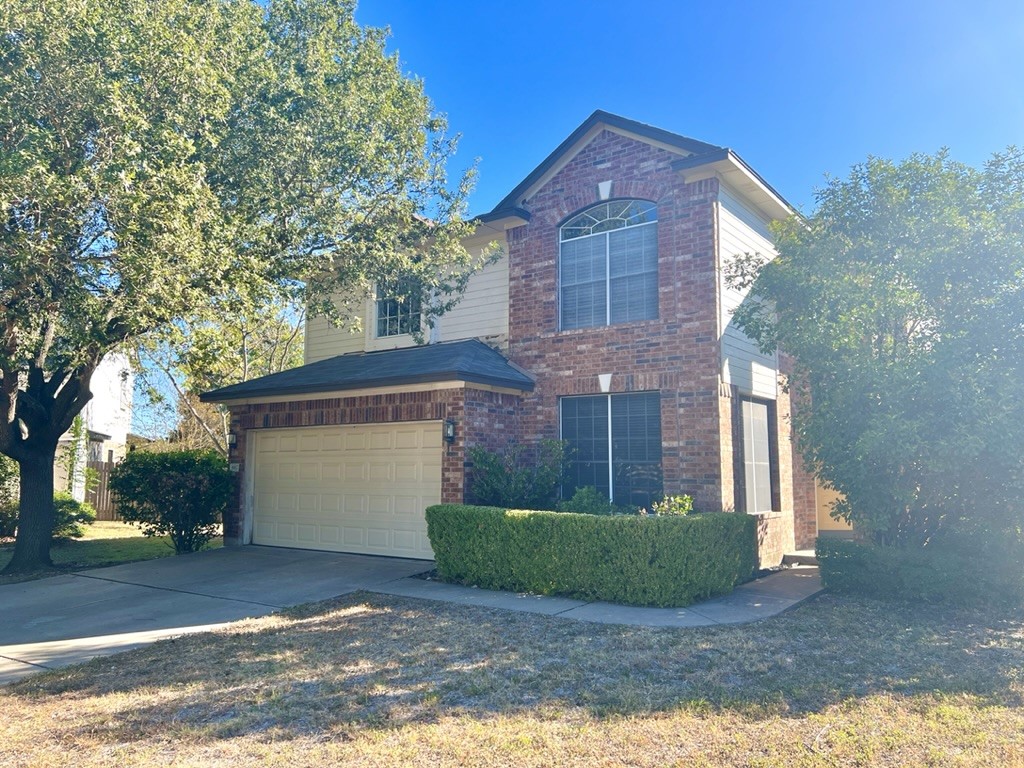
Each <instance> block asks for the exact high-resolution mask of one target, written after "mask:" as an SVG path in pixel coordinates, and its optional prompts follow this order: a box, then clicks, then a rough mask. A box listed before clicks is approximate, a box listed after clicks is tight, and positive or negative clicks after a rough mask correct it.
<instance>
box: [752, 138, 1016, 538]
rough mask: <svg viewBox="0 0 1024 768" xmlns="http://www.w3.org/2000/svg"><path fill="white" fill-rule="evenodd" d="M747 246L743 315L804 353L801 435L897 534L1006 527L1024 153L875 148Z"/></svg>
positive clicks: (846, 513) (830, 472) (867, 513)
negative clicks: (978, 156)
mask: <svg viewBox="0 0 1024 768" xmlns="http://www.w3.org/2000/svg"><path fill="white" fill-rule="evenodd" d="M817 202H818V205H817V209H816V210H815V212H814V213H813V214H812V215H811V216H809V217H807V218H796V217H794V218H792V219H791V220H789V221H786V222H783V223H782V224H781V225H779V226H778V227H777V228H776V230H775V234H776V238H777V239H776V247H777V249H778V256H777V258H775V259H773V260H771V261H767V260H766V259H765V258H764V257H763V256H760V255H751V254H747V255H746V256H744V257H741V258H740V259H739V260H738V261H737V270H736V273H735V274H734V275H733V276H732V279H733V280H734V282H735V283H736V284H737V285H739V286H740V287H742V288H748V289H750V294H749V297H748V299H747V300H746V302H745V303H744V304H743V305H742V306H741V307H740V309H739V310H738V311H737V312H736V314H735V317H734V321H735V322H736V323H737V324H738V325H739V326H740V327H741V328H743V330H744V331H745V332H746V333H747V334H748V335H750V336H751V337H753V338H754V339H756V340H757V341H758V342H759V343H760V345H761V347H762V348H764V349H766V350H770V349H775V348H776V347H778V348H780V349H781V350H783V351H784V352H786V353H788V354H789V355H792V356H793V358H794V359H795V370H794V372H793V376H792V379H791V386H792V388H793V389H794V391H795V392H796V393H797V394H798V395H799V396H801V397H803V399H804V402H805V405H806V404H809V407H805V408H803V409H802V410H801V411H800V412H799V413H798V414H797V415H796V416H795V417H794V427H795V433H796V435H797V439H798V443H799V446H800V447H801V449H802V452H803V454H804V456H805V458H806V459H807V461H808V463H809V465H810V466H811V467H813V468H814V469H815V470H816V471H817V472H818V473H819V475H820V477H821V478H823V479H824V481H825V482H826V483H828V484H829V485H831V486H832V487H834V488H835V489H837V490H839V491H841V492H842V494H844V497H845V499H844V500H843V501H842V502H840V503H839V505H838V506H837V507H836V509H835V510H834V513H835V514H837V515H839V516H842V517H843V518H845V519H847V520H850V521H852V522H854V523H855V524H856V525H858V526H859V527H860V528H861V529H862V530H865V531H867V532H869V533H870V534H871V535H872V536H873V537H874V538H875V539H876V540H878V541H879V542H882V543H889V544H897V545H902V546H916V545H924V544H927V543H928V542H929V541H932V540H933V539H934V538H935V537H936V536H941V535H944V534H947V533H954V532H955V533H958V534H964V533H968V534H978V533H989V534H993V535H1004V534H1006V533H1007V532H1014V531H1016V532H1018V533H1019V529H1020V526H1021V520H1022V512H1021V499H1022V498H1024V463H1022V462H1024V370H1022V366H1024V153H1022V152H1021V151H1020V150H1017V149H1014V148H1011V149H1010V150H1008V151H1007V152H1005V153H1003V154H998V155H995V156H994V157H993V158H992V159H991V160H990V161H989V162H988V164H987V165H986V166H985V167H984V169H982V170H977V169H974V168H971V167H968V166H965V165H963V164H960V163H957V162H954V161H953V160H951V159H950V158H949V156H948V154H947V153H946V152H944V151H943V152H940V153H938V154H936V155H933V156H926V155H914V156H912V157H910V158H909V159H907V160H905V161H903V162H900V163H893V162H889V161H886V160H881V159H875V158H872V159H869V160H868V161H867V162H866V163H864V164H862V165H858V166H856V167H854V168H853V170H852V173H851V174H850V177H849V178H848V179H845V180H840V179H833V180H831V181H830V182H829V183H828V184H827V185H826V186H825V188H824V189H822V190H820V192H819V193H818V199H817Z"/></svg>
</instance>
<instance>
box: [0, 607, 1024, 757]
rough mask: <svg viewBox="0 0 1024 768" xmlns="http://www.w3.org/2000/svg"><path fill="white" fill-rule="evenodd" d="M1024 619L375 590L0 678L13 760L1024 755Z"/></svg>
mask: <svg viewBox="0 0 1024 768" xmlns="http://www.w3.org/2000/svg"><path fill="white" fill-rule="evenodd" d="M1022 669H1024V615H1022V614H1019V613H1018V614H1014V615H1001V614H998V613H994V612H988V613H984V612H976V611H964V610H952V609H943V608H936V607H914V606H893V605H892V604H887V603H881V602H874V601H868V600H856V599H853V598H848V597H836V596H832V595H828V594H825V595H822V596H821V597H819V598H817V599H815V600H812V601H810V602H808V603H806V604H804V605H803V606H800V607H799V608H797V609H796V610H793V611H790V612H787V613H785V614H783V615H781V616H778V617H775V618H773V619H769V620H766V621H762V622H758V623H755V624H749V625H741V626H722V627H714V628H706V629H649V628H636V627H622V626H606V625H596V624H587V623H584V622H576V621H571V620H565V619H558V618H551V617H544V616H537V615H530V614H523V613H509V612H504V611H499V610H492V609H483V608H474V607H466V606H457V605H450V604H442V603H434V602H429V601H413V600H408V599H403V598H393V597H385V596H380V595H371V594H367V593H361V594H355V595H349V596H345V597H343V598H339V599H337V600H335V601H330V602H327V603H321V604H317V605H311V606H306V607H304V608H299V609H295V610H292V611H289V612H286V613H284V614H282V615H277V616H271V617H267V618H263V619H258V620H251V621H248V622H244V623H241V624H238V625H235V626H234V627H232V628H230V629H228V630H224V631H221V632H218V633H215V634H212V635H201V636H200V635H193V636H188V637H184V638H180V639H177V640H175V641H170V642H164V643H160V644H157V645H153V646H149V647H147V648H144V649H140V650H138V651H133V652H131V653H128V654H123V655H119V656H114V657H110V658H104V659H98V660H96V661H94V662H92V663H90V664H88V665H85V666H81V667H76V668H72V669H68V670H63V671H57V672H53V673H48V674H45V675H41V676H38V677H34V678H30V679H29V680H26V681H23V682H21V683H19V684H17V685H14V686H10V687H8V688H5V689H0V764H4V765H12V766H15V765H47V766H60V765H75V766H91V765H96V766H99V765H142V766H157V765H160V766H163V765H231V766H232V767H233V768H234V767H235V766H249V765H252V766H256V765H267V764H272V765H282V766H283V765H288V766H292V765H330V764H338V765H346V766H348V765H412V766H443V765H465V766H506V765H516V766H554V765H588V766H589V765H595V766H617V765H633V766H662V765H687V766H690V765H694V766H701V765H705V766H720V765H725V766H741V765H742V766H778V765H787V766H817V765H892V766H897V765H899V766H902V765H936V766H947V765H1021V764H1024V710H1022V709H1021V705H1022V703H1024V678H1022V675H1024V673H1022Z"/></svg>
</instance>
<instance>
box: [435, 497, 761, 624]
mask: <svg viewBox="0 0 1024 768" xmlns="http://www.w3.org/2000/svg"><path fill="white" fill-rule="evenodd" d="M756 524H757V521H756V519H755V518H754V517H751V516H750V515H741V514H728V513H716V514H710V513H709V514H700V515H692V516H687V517H653V516H633V515H621V516H599V515H585V514H576V513H573V512H532V511H521V510H506V509H503V508H501V507H476V506H470V505H465V504H438V505H436V506H432V507H428V508H427V533H428V535H429V537H430V544H431V546H432V547H433V548H434V557H435V559H436V561H437V571H438V574H439V575H440V576H441V578H442V579H444V580H445V581H452V582H458V583H461V584H473V585H475V586H479V587H484V588H487V589H504V590H511V591H516V592H533V593H537V594H543V595H552V594H556V595H567V596H571V597H578V598H582V599H585V600H607V601H609V602H614V603H624V604H626V605H655V606H673V607H679V606H684V605H689V604H691V603H694V602H696V601H698V600H702V599H704V598H707V597H711V596H714V595H720V594H724V593H727V592H729V591H730V590H732V588H733V587H734V586H736V584H738V583H740V582H742V581H746V580H748V579H750V578H751V576H752V575H753V573H754V568H755V566H756V564H757V542H756Z"/></svg>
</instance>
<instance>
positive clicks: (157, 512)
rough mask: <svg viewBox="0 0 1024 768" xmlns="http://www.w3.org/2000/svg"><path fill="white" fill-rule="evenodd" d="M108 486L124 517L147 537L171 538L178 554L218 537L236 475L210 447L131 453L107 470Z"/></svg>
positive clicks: (191, 550)
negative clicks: (139, 528) (206, 448)
mask: <svg viewBox="0 0 1024 768" xmlns="http://www.w3.org/2000/svg"><path fill="white" fill-rule="evenodd" d="M110 489H111V491H113V494H114V502H115V504H116V506H117V511H118V514H120V515H121V518H122V519H124V520H127V521H128V522H132V523H136V524H138V525H139V526H140V527H141V528H142V532H143V534H145V535H146V536H170V537H171V541H172V542H173V543H174V550H175V552H177V553H178V554H182V553H185V552H196V551H198V550H200V549H202V548H203V547H204V546H205V545H206V543H207V542H208V541H209V540H210V539H212V538H213V537H214V536H216V535H217V533H218V525H219V523H220V521H221V517H222V515H223V513H224V510H225V509H226V508H227V505H228V501H229V500H230V499H231V496H232V492H233V490H234V477H233V476H232V474H231V473H230V472H229V471H228V465H227V461H226V460H225V459H224V457H223V456H219V455H218V454H216V453H214V452H212V451H171V452H167V453H145V452H142V451H134V452H132V453H129V454H128V456H127V457H126V458H125V460H124V461H122V462H121V463H120V464H118V465H117V466H116V467H114V469H113V471H112V472H111V473H110Z"/></svg>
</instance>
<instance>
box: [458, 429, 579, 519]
mask: <svg viewBox="0 0 1024 768" xmlns="http://www.w3.org/2000/svg"><path fill="white" fill-rule="evenodd" d="M469 459H470V461H471V462H472V464H473V469H472V473H471V475H470V477H471V482H470V487H471V489H472V493H473V498H474V499H475V500H476V502H477V503H478V504H484V505H496V506H502V507H523V508H529V509H553V508H554V506H553V505H554V503H555V499H557V498H558V489H559V486H560V485H561V483H562V475H563V474H564V473H565V462H566V456H565V443H563V442H562V441H561V440H541V441H540V442H539V443H537V444H536V445H535V446H525V445H522V444H519V443H512V444H509V446H508V447H507V448H506V449H505V450H504V451H498V452H495V451H489V450H487V449H486V448H480V447H476V448H470V449H469Z"/></svg>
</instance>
